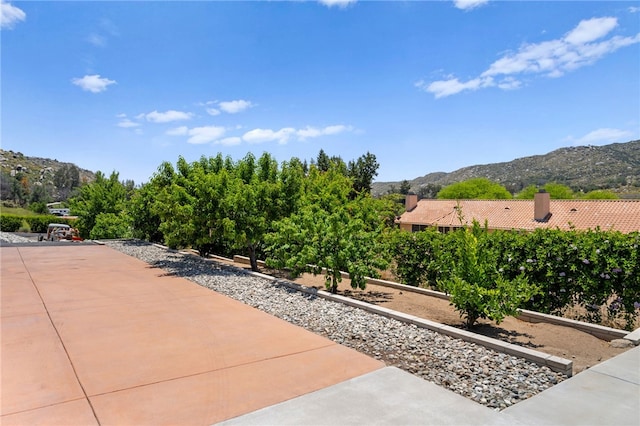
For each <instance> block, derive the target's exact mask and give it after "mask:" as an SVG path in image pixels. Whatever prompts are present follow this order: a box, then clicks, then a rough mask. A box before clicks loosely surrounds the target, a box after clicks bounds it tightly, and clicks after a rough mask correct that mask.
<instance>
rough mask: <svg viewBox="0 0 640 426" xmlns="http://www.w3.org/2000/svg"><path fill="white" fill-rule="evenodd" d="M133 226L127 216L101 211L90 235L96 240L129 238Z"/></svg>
mask: <svg viewBox="0 0 640 426" xmlns="http://www.w3.org/2000/svg"><path fill="white" fill-rule="evenodd" d="M130 236H131V226H130V223H129V219H128V218H127V216H125V215H123V214H119V215H118V214H115V213H100V214H98V215H97V216H96V222H95V225H94V227H93V228H92V229H91V233H90V234H89V237H90V238H91V239H94V240H98V239H112V238H129V237H130Z"/></svg>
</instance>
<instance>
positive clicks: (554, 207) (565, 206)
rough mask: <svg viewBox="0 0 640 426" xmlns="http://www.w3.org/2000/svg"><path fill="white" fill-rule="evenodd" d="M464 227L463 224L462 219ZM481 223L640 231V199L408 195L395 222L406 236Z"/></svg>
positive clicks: (508, 226)
mask: <svg viewBox="0 0 640 426" xmlns="http://www.w3.org/2000/svg"><path fill="white" fill-rule="evenodd" d="M458 208H459V209H460V211H461V214H462V216H463V223H462V225H461V223H460V219H459V217H460V214H459V213H458ZM474 219H475V220H477V221H478V222H479V223H480V225H482V226H484V224H485V221H486V222H487V226H488V228H489V229H490V230H496V229H503V230H513V229H522V230H527V231H533V230H535V229H537V228H551V229H556V228H558V229H561V230H570V229H579V230H587V229H596V228H598V227H599V228H600V229H601V230H605V231H608V230H614V231H620V232H623V233H629V232H634V231H640V200H552V199H551V198H550V196H549V194H548V193H546V192H539V193H537V194H536V195H535V198H534V199H533V200H459V201H458V200H432V199H424V200H418V196H417V195H412V194H410V195H407V198H406V212H405V213H403V214H402V216H400V217H399V218H398V219H397V220H396V223H397V224H398V225H399V226H400V228H401V229H404V230H407V231H413V232H416V231H421V230H423V229H425V228H427V227H433V228H437V229H438V230H439V231H440V232H448V231H451V230H452V229H455V228H460V227H461V226H463V225H465V226H466V225H471V224H472V223H473V220H474Z"/></svg>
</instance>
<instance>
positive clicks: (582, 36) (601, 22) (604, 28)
mask: <svg viewBox="0 0 640 426" xmlns="http://www.w3.org/2000/svg"><path fill="white" fill-rule="evenodd" d="M617 25H618V20H617V19H616V18H611V17H606V18H593V19H588V20H585V21H580V23H579V24H578V26H577V27H575V28H574V29H573V30H571V31H570V32H569V34H567V35H566V36H565V37H564V39H565V41H567V43H571V44H584V43H589V42H592V41H595V40H597V39H599V38H602V37H604V36H606V35H607V34H609V32H611V30H613V29H614V28H615V27H616V26H617Z"/></svg>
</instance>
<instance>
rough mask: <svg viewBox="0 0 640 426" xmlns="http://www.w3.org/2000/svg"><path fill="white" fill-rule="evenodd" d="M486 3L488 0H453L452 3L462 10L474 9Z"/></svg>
mask: <svg viewBox="0 0 640 426" xmlns="http://www.w3.org/2000/svg"><path fill="white" fill-rule="evenodd" d="M487 3H489V0H453V5H454V6H455V7H457V8H458V9H462V10H471V9H475V8H476V7H479V6H482V5H483V4H487Z"/></svg>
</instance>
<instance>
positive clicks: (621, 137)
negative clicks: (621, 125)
mask: <svg viewBox="0 0 640 426" xmlns="http://www.w3.org/2000/svg"><path fill="white" fill-rule="evenodd" d="M632 136H633V133H631V132H629V131H627V130H620V129H609V128H602V129H597V130H594V131H592V132H589V133H587V134H586V135H584V136H582V137H581V138H578V139H575V140H574V139H573V138H569V140H573V144H574V145H598V144H609V143H614V142H625V141H626V140H627V139H629V138H631V137H632Z"/></svg>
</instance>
